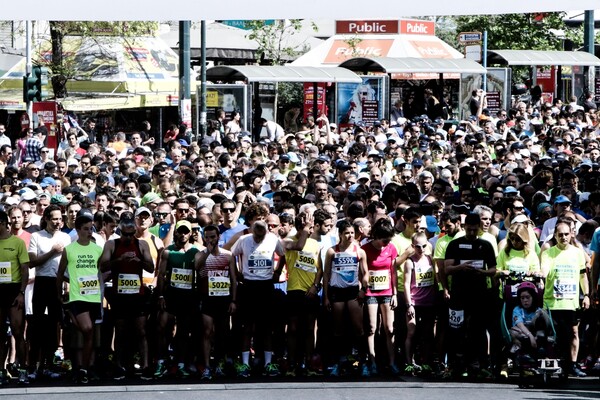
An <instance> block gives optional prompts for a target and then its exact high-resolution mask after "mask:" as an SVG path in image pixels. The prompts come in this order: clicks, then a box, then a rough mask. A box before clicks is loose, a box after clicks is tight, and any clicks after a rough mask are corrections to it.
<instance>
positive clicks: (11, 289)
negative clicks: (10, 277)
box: [0, 283, 21, 310]
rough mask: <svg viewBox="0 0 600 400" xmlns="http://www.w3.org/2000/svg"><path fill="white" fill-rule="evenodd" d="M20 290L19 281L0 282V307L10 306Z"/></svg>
mask: <svg viewBox="0 0 600 400" xmlns="http://www.w3.org/2000/svg"><path fill="white" fill-rule="evenodd" d="M20 291H21V284H20V283H3V284H0V308H2V309H3V310H8V309H9V308H11V307H12V305H13V303H14V302H15V299H16V298H17V296H18V295H19V292H20Z"/></svg>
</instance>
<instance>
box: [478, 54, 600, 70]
mask: <svg viewBox="0 0 600 400" xmlns="http://www.w3.org/2000/svg"><path fill="white" fill-rule="evenodd" d="M489 64H503V65H506V64H507V65H579V66H586V65H589V66H593V65H594V66H600V58H598V57H596V56H594V55H593V54H590V53H586V52H583V51H542V50H488V65H489Z"/></svg>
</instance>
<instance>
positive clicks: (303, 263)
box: [294, 251, 317, 274]
mask: <svg viewBox="0 0 600 400" xmlns="http://www.w3.org/2000/svg"><path fill="white" fill-rule="evenodd" d="M294 267H296V268H299V269H301V270H302V271H306V272H310V273H313V274H316V273H317V259H316V258H315V255H314V254H313V253H310V252H308V251H299V252H298V259H297V260H296V264H295V265H294Z"/></svg>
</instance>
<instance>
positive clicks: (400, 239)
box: [392, 232, 412, 293]
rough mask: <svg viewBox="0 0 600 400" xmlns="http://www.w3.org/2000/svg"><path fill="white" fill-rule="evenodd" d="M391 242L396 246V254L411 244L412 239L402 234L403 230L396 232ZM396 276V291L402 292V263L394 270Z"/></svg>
mask: <svg viewBox="0 0 600 400" xmlns="http://www.w3.org/2000/svg"><path fill="white" fill-rule="evenodd" d="M392 244H393V245H394V246H395V247H396V250H397V251H398V255H402V253H404V252H405V251H406V249H408V247H409V246H411V245H412V239H411V238H409V237H406V236H404V232H401V233H398V234H397V235H395V236H394V237H393V238H392ZM396 274H397V277H398V293H404V263H402V264H401V265H400V266H399V267H398V271H396Z"/></svg>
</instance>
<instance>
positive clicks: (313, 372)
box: [306, 367, 323, 377]
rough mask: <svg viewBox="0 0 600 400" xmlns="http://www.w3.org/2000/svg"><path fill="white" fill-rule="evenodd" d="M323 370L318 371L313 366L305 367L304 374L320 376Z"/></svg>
mask: <svg viewBox="0 0 600 400" xmlns="http://www.w3.org/2000/svg"><path fill="white" fill-rule="evenodd" d="M322 375H323V372H322V371H319V370H318V369H315V368H311V367H309V368H306V376H307V377H313V376H322Z"/></svg>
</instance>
